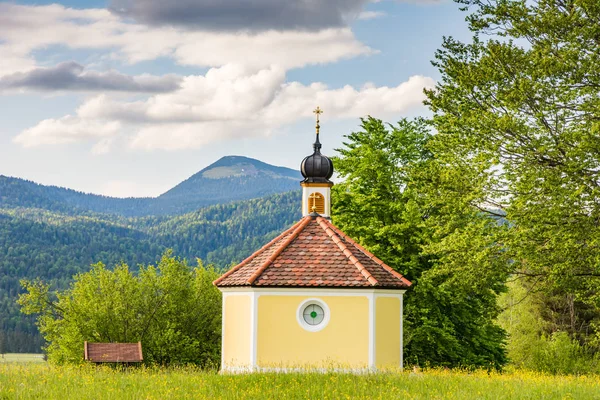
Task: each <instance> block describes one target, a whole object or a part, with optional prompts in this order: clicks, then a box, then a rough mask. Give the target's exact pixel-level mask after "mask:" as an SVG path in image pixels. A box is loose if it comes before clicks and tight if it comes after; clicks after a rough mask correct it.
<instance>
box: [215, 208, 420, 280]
mask: <svg viewBox="0 0 600 400" xmlns="http://www.w3.org/2000/svg"><path fill="white" fill-rule="evenodd" d="M214 284H215V285H216V286H219V287H228V286H252V287H263V286H275V287H354V288H388V289H405V288H407V287H409V286H410V285H411V283H410V281H408V280H407V279H406V278H404V277H403V276H402V275H400V274H399V273H398V272H396V271H394V270H393V269H392V268H391V267H389V266H387V265H386V264H385V263H384V262H383V261H381V260H380V259H378V258H377V257H375V256H374V255H373V254H371V253H370V252H369V251H368V250H366V249H365V248H363V247H362V246H360V245H359V244H358V243H356V242H355V241H354V240H352V239H350V238H349V237H348V236H346V235H345V234H344V233H343V232H342V231H340V230H339V229H338V228H336V227H335V226H334V225H333V224H332V223H331V222H329V221H328V220H327V219H325V218H323V217H312V216H307V217H304V218H302V219H301V220H300V221H299V222H297V223H296V224H294V225H293V226H292V227H291V228H290V229H288V230H287V231H285V232H283V233H282V234H281V235H279V236H278V237H276V238H275V239H273V240H272V241H271V242H269V243H267V244H266V245H265V246H263V247H262V248H261V249H260V250H258V251H257V252H256V253H254V254H252V255H251V256H250V257H248V258H247V259H245V260H244V261H242V262H241V263H240V264H238V265H237V266H235V267H233V268H232V269H231V270H229V271H228V272H226V273H225V274H223V275H222V276H221V277H220V278H219V279H217V280H216V281H215V282H214Z"/></svg>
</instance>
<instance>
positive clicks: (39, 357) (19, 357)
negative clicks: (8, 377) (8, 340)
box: [0, 353, 45, 363]
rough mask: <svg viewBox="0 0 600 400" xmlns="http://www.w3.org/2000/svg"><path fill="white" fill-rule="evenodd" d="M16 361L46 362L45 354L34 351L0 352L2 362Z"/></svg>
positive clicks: (0, 361)
mask: <svg viewBox="0 0 600 400" xmlns="http://www.w3.org/2000/svg"><path fill="white" fill-rule="evenodd" d="M15 362H27V363H31V362H45V361H44V355H43V354H34V353H7V354H0V363H15Z"/></svg>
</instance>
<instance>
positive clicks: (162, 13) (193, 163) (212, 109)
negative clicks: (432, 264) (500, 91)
mask: <svg viewBox="0 0 600 400" xmlns="http://www.w3.org/2000/svg"><path fill="white" fill-rule="evenodd" d="M308 3H310V4H311V7H308V6H306V4H307V1H306V0H290V1H289V2H280V1H279V0H254V1H253V2H248V0H220V1H218V2H216V1H215V0H179V1H178V2H177V3H176V4H178V5H179V6H178V7H179V9H166V8H165V7H166V6H165V5H168V4H172V3H171V2H164V1H159V0H133V1H125V0H111V2H106V1H75V0H71V1H62V2H60V3H55V2H49V1H40V0H37V1H17V2H0V121H2V123H1V124H0V174H2V175H8V176H16V177H20V178H25V179H30V180H33V181H36V182H39V183H43V184H50V185H58V186H64V187H69V188H73V189H77V190H81V191H85V192H92V193H100V194H105V195H113V196H121V197H123V196H155V195H158V194H160V193H162V192H164V191H166V190H167V189H169V188H170V187H172V186H174V185H175V184H177V183H178V182H180V181H182V180H184V179H186V178H187V177H189V176H190V175H192V174H194V173H195V172H197V171H198V170H200V169H202V168H204V167H205V166H207V165H209V164H210V163H212V162H214V161H216V160H217V159H219V158H220V157H222V156H225V155H245V156H249V157H254V158H258V159H260V160H262V161H265V162H268V163H271V164H275V165H283V166H287V167H290V168H297V167H298V165H299V162H300V161H301V160H302V158H303V157H304V156H305V155H307V154H308V153H309V152H310V150H311V143H312V140H313V134H314V120H313V115H312V109H313V108H314V107H316V106H317V105H319V106H320V107H321V108H323V109H324V111H325V113H324V114H323V115H322V123H321V126H322V130H321V132H322V142H323V144H324V148H323V151H324V152H325V153H326V154H333V152H334V151H333V149H334V148H336V147H339V146H340V145H341V142H342V137H343V135H344V134H348V133H350V132H351V131H352V130H355V129H356V128H357V127H358V124H359V118H360V117H362V116H365V115H367V114H370V115H373V116H375V117H378V118H381V119H384V120H386V121H389V122H393V121H395V120H398V119H399V118H401V117H404V116H408V117H412V116H416V115H427V110H426V109H425V108H424V107H423V106H422V105H421V102H422V100H423V95H422V90H423V88H424V87H431V86H432V85H434V84H435V80H436V79H438V73H437V71H436V70H435V68H433V67H432V66H431V64H430V60H431V59H432V58H433V55H434V52H435V50H436V49H437V48H439V46H440V44H441V42H442V37H443V36H454V37H457V38H459V39H462V40H468V38H469V37H470V35H469V32H468V30H467V26H466V23H465V21H464V18H465V15H464V13H462V12H460V11H459V10H458V5H456V4H455V3H453V2H452V1H449V0H447V1H444V0H441V1H435V0H429V1H418V0H414V1H400V0H382V1H377V2H369V1H365V0H319V1H311V2H308ZM215 4H217V5H219V6H221V5H222V7H218V6H215ZM250 4H251V5H250ZM169 7H170V6H169ZM269 13H273V14H275V15H277V17H276V18H274V17H271V16H270V14H269Z"/></svg>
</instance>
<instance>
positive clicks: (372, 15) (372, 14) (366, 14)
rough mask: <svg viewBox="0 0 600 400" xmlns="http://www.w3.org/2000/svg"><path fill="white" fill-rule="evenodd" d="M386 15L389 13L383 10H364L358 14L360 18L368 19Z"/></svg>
mask: <svg viewBox="0 0 600 400" xmlns="http://www.w3.org/2000/svg"><path fill="white" fill-rule="evenodd" d="M386 15H387V14H386V13H385V12H383V11H363V12H361V13H360V14H358V19H359V20H363V21H366V20H370V19H375V18H381V17H385V16H386Z"/></svg>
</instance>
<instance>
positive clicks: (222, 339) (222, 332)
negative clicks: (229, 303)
mask: <svg viewBox="0 0 600 400" xmlns="http://www.w3.org/2000/svg"><path fill="white" fill-rule="evenodd" d="M226 298H227V293H223V292H221V310H222V311H221V371H225V370H226V369H227V367H226V365H225V299H226Z"/></svg>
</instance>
